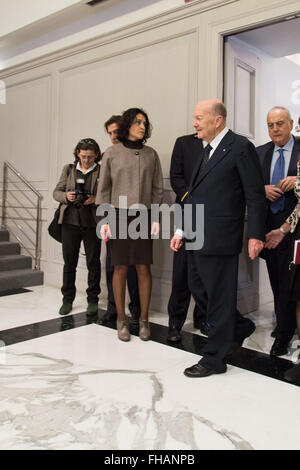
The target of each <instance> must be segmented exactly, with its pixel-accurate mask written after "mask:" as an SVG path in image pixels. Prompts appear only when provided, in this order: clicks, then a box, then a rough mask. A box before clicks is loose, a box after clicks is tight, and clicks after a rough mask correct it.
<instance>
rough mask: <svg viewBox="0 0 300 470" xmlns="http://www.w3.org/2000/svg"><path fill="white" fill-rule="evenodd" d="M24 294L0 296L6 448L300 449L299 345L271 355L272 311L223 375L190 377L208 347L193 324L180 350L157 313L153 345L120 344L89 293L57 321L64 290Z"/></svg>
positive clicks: (0, 438) (263, 314) (258, 316)
mask: <svg viewBox="0 0 300 470" xmlns="http://www.w3.org/2000/svg"><path fill="white" fill-rule="evenodd" d="M28 289H29V290H30V291H29V292H24V293H19V294H14V295H9V296H5V297H0V321H1V328H0V330H1V331H0V345H2V347H1V348H0V381H1V387H0V424H1V426H0V449H1V450H5V449H7V450H8V449H9V450H21V449H25V450H27V449H28V450H29V449H30V450H38V449H46V450H60V449H66V450H76V449H78V450H79V449H82V450H96V449H97V450H111V451H116V450H132V451H133V450H140V449H143V450H168V451H177V450H181V451H192V450H193V451H195V450H204V449H205V450H222V449H224V450H261V449H285V450H287V449H297V450H299V449H300V438H299V428H300V412H299V411H300V405H299V396H300V395H299V391H300V389H299V387H298V386H296V385H291V384H289V383H287V382H285V381H284V380H283V371H284V370H286V369H287V368H288V367H290V365H291V359H292V356H293V354H294V352H295V350H296V344H295V345H294V347H292V348H291V354H290V355H289V356H286V357H282V358H275V359H274V358H270V357H269V356H268V352H269V349H270V346H271V344H272V338H270V332H271V330H272V327H273V313H272V306H271V305H270V304H267V305H265V306H263V307H262V308H261V309H260V311H258V312H255V313H254V314H251V317H252V318H253V319H254V320H255V322H256V324H257V329H256V331H255V332H254V334H253V335H252V336H251V338H249V339H248V340H247V341H245V343H244V345H243V348H241V351H240V352H239V353H237V354H236V355H235V356H234V357H233V359H232V361H231V362H230V364H229V366H228V372H227V373H226V374H222V375H215V376H211V377H208V378H205V379H189V378H187V377H185V376H184V375H183V370H184V369H185V368H186V367H188V366H190V365H193V364H194V363H196V362H198V360H199V353H198V349H200V346H201V344H202V342H203V341H205V339H204V338H203V337H202V336H201V335H199V333H198V332H197V331H196V330H195V329H194V328H193V326H192V322H191V321H190V320H189V319H188V321H187V322H186V325H185V332H184V334H183V341H182V343H181V344H179V345H177V346H176V347H172V346H170V345H168V344H167V343H166V332H167V328H166V325H167V317H166V314H157V313H156V314H154V313H153V314H152V315H151V322H152V325H151V326H152V333H153V334H152V340H151V341H149V342H146V343H145V342H142V341H141V340H140V339H139V338H138V336H136V335H135V334H133V335H132V337H131V341H130V342H129V343H123V342H121V341H118V340H117V337H116V331H115V329H114V326H113V325H112V326H110V327H107V326H103V325H99V324H98V323H97V318H96V319H88V318H87V317H86V314H85V309H86V303H85V302H86V301H85V296H84V295H80V294H78V295H77V298H76V301H75V303H74V309H73V311H72V315H69V316H67V317H63V318H62V317H59V315H58V313H57V312H58V309H59V306H60V301H61V297H60V291H59V289H56V288H53V287H47V286H39V287H33V288H28ZM101 313H102V312H99V316H100V315H101ZM295 339H296V338H295Z"/></svg>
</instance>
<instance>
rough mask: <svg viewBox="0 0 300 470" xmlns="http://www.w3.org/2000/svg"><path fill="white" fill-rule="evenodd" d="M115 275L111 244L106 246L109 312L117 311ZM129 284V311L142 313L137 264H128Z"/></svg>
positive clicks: (137, 313) (133, 313)
mask: <svg viewBox="0 0 300 470" xmlns="http://www.w3.org/2000/svg"><path fill="white" fill-rule="evenodd" d="M113 275H114V266H113V265H112V264H111V253H110V249H109V246H108V245H107V247H106V285H107V292H108V305H107V312H108V313H117V308H116V304H115V298H114V292H113V287H112V280H113ZM127 286H128V292H129V297H130V302H129V305H128V307H129V311H130V313H131V314H132V315H140V313H141V307H140V297H139V287H138V277H137V272H136V269H135V266H128V271H127Z"/></svg>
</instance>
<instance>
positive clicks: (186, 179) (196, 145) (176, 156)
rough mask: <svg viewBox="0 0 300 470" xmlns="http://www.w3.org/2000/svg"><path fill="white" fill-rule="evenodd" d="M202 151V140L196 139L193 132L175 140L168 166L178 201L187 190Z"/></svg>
mask: <svg viewBox="0 0 300 470" xmlns="http://www.w3.org/2000/svg"><path fill="white" fill-rule="evenodd" d="M202 152H203V145H202V140H201V139H198V138H197V135H195V134H192V135H185V136H183V137H178V139H177V140H176V142H175V145H174V149H173V153H172V160H171V167H170V181H171V186H172V189H173V191H174V192H175V194H176V202H178V203H180V201H181V198H182V197H183V195H184V194H185V193H186V192H187V190H188V187H189V184H190V182H191V178H192V175H193V171H194V168H195V166H196V164H197V162H199V159H200V158H201V154H202Z"/></svg>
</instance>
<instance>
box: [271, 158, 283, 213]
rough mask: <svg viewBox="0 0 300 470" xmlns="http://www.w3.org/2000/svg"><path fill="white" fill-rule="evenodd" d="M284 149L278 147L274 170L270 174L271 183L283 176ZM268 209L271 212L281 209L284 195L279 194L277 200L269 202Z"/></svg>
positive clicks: (277, 181)
mask: <svg viewBox="0 0 300 470" xmlns="http://www.w3.org/2000/svg"><path fill="white" fill-rule="evenodd" d="M284 150H285V149H279V150H278V151H279V157H278V158H277V160H276V163H275V167H274V171H273V174H272V179H271V184H275V185H276V184H278V183H279V181H280V180H282V179H283V178H284V167H285V161H284V155H283V151H284ZM270 209H271V211H272V212H273V214H277V212H279V211H283V209H284V195H283V196H281V197H280V198H279V199H277V201H274V202H271V204H270Z"/></svg>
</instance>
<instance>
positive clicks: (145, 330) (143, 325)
mask: <svg viewBox="0 0 300 470" xmlns="http://www.w3.org/2000/svg"><path fill="white" fill-rule="evenodd" d="M139 325H140V332H139V337H140V338H141V339H142V340H143V341H148V340H149V339H150V328H149V323H148V320H141V319H140V321H139Z"/></svg>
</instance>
